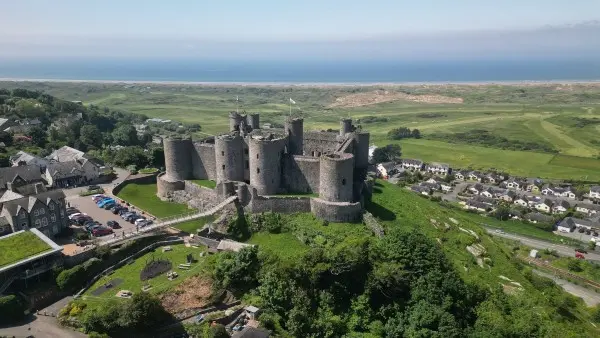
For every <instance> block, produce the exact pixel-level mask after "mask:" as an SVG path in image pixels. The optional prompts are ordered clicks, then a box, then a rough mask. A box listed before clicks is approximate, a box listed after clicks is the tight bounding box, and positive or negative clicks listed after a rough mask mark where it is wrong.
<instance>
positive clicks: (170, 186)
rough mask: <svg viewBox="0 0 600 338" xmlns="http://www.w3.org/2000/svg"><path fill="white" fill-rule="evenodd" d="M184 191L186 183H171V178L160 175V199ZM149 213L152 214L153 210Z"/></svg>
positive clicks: (158, 181) (158, 187) (157, 186)
mask: <svg viewBox="0 0 600 338" xmlns="http://www.w3.org/2000/svg"><path fill="white" fill-rule="evenodd" d="M184 189H185V183H184V181H170V180H169V177H168V176H166V175H165V174H164V173H162V174H160V175H158V177H157V179H156V194H157V195H158V196H159V197H167V195H168V194H169V193H172V192H174V191H177V190H184ZM148 211H150V212H152V210H148Z"/></svg>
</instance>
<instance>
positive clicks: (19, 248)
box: [0, 231, 51, 267]
mask: <svg viewBox="0 0 600 338" xmlns="http://www.w3.org/2000/svg"><path fill="white" fill-rule="evenodd" d="M50 249H51V247H50V246H49V245H48V244H46V243H45V242H44V241H42V240H41V239H40V238H39V237H38V236H36V235H34V234H33V233H31V232H29V231H25V232H23V233H20V234H17V235H12V236H9V237H2V238H0V252H2V254H1V255H0V267H3V266H5V265H9V264H13V263H16V262H18V261H20V260H23V259H25V258H28V257H31V256H35V255H37V254H40V253H42V252H44V251H48V250H50Z"/></svg>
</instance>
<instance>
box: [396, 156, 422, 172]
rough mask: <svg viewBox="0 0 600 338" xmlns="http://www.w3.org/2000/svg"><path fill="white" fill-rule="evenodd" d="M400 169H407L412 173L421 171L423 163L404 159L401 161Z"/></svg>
mask: <svg viewBox="0 0 600 338" xmlns="http://www.w3.org/2000/svg"><path fill="white" fill-rule="evenodd" d="M401 164H402V167H403V168H404V169H408V170H412V171H415V170H416V171H421V170H423V164H424V163H423V161H421V160H415V159H410V158H405V159H402V162H401Z"/></svg>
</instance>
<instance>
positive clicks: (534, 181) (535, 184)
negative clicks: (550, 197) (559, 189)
mask: <svg viewBox="0 0 600 338" xmlns="http://www.w3.org/2000/svg"><path fill="white" fill-rule="evenodd" d="M542 185H543V181H542V180H541V179H539V178H530V179H528V180H527V187H526V189H527V191H530V192H533V193H539V192H540V191H541V189H542Z"/></svg>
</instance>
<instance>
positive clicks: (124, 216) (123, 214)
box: [121, 211, 133, 220]
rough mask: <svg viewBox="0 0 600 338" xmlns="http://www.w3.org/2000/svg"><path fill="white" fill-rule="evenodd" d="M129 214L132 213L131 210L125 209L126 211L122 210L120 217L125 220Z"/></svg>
mask: <svg viewBox="0 0 600 338" xmlns="http://www.w3.org/2000/svg"><path fill="white" fill-rule="evenodd" d="M131 215H133V212H129V211H127V212H124V213H122V214H121V218H122V219H124V220H127V217H129V216H131Z"/></svg>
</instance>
